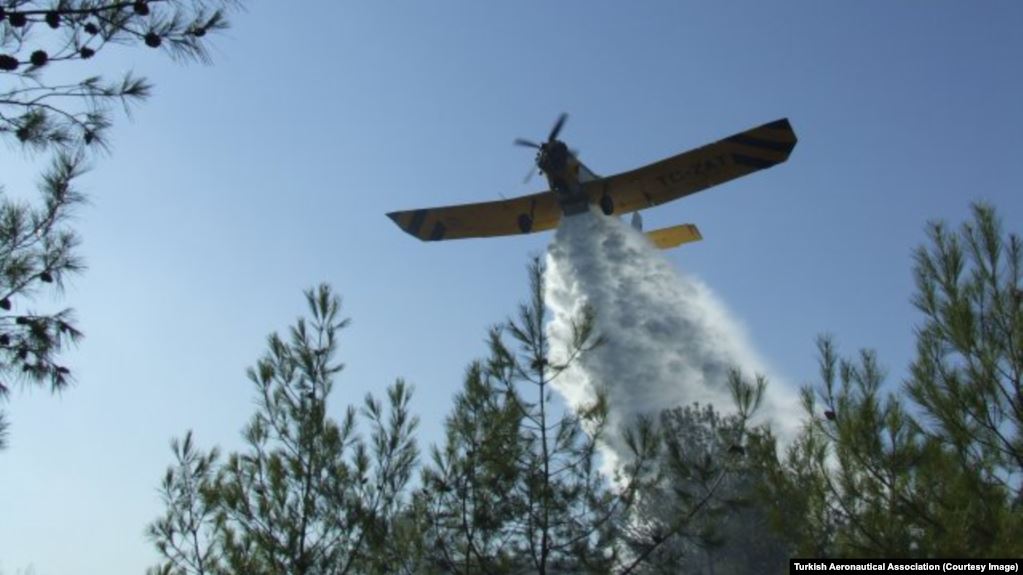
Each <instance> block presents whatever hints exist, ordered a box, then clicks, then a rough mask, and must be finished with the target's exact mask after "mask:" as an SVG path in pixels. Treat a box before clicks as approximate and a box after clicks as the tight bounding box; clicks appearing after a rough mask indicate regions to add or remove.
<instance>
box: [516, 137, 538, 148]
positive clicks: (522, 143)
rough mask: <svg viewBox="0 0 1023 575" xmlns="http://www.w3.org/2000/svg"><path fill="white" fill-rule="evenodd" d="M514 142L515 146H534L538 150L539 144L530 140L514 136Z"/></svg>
mask: <svg viewBox="0 0 1023 575" xmlns="http://www.w3.org/2000/svg"><path fill="white" fill-rule="evenodd" d="M514 144H515V145H516V146H525V147H527V148H536V149H538V150H539V149H540V144H537V143H536V142H531V141H529V140H526V139H523V138H515V142H514Z"/></svg>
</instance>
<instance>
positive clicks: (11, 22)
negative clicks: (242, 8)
mask: <svg viewBox="0 0 1023 575" xmlns="http://www.w3.org/2000/svg"><path fill="white" fill-rule="evenodd" d="M235 4H237V2H235V1H233V0H134V1H111V0H59V1H50V0H45V1H44V0H8V1H5V2H2V3H0V78H3V80H4V88H3V89H2V91H0V139H3V140H7V141H9V142H11V143H13V144H15V145H16V146H17V147H19V148H21V149H23V150H25V151H27V152H29V153H32V154H39V153H50V154H51V155H52V158H51V167H50V168H49V169H48V170H47V171H46V172H45V173H44V174H43V176H42V181H41V183H40V186H39V187H40V192H41V200H40V204H41V205H38V206H34V205H31V204H29V203H25V202H16V201H11V200H9V199H7V198H6V197H5V196H4V193H3V192H4V190H3V187H2V185H0V401H3V400H6V399H7V398H8V396H9V393H10V390H11V386H12V384H14V383H19V382H20V383H24V384H28V385H49V387H50V389H51V390H52V391H59V390H61V389H64V388H65V387H66V386H67V385H68V383H69V382H70V381H71V372H70V370H69V369H68V368H67V367H66V366H64V365H62V364H60V363H58V360H59V355H60V353H61V352H62V351H63V350H64V349H65V348H66V347H67V345H68V344H69V343H72V342H74V341H76V340H77V339H79V338H80V337H81V332H80V331H79V330H78V328H77V325H76V322H75V320H74V315H73V312H72V310H70V309H62V310H58V311H39V310H36V309H34V307H33V302H34V298H35V297H37V296H40V295H44V296H52V295H54V294H55V293H57V292H59V290H60V289H61V288H62V287H63V285H64V282H65V281H66V280H68V279H69V278H70V277H71V276H74V275H75V274H77V273H79V272H81V271H82V270H83V269H84V266H83V263H82V261H81V258H80V256H79V255H78V251H77V250H78V245H79V238H78V236H77V234H76V233H75V232H74V230H73V229H71V228H70V226H69V217H70V216H71V215H72V214H73V212H74V210H75V209H76V208H77V207H79V206H80V205H81V204H82V203H83V202H84V198H83V196H82V195H81V194H80V193H78V192H77V191H75V189H74V187H73V184H74V180H75V179H76V178H77V177H79V176H80V175H81V174H82V173H83V171H84V170H85V165H86V159H87V155H88V154H89V153H90V151H93V150H106V149H108V148H107V131H108V128H109V127H110V126H111V118H110V110H111V108H112V106H113V105H115V104H123V105H124V106H125V109H126V110H127V107H128V105H129V104H131V103H135V102H139V101H141V100H143V99H145V98H146V97H147V96H148V95H149V94H150V92H151V85H150V84H149V83H148V82H147V81H146V80H145V79H143V78H140V77H137V76H134V75H133V74H131V73H129V74H125V75H124V76H123V77H121V78H120V79H118V80H115V81H105V80H103V78H102V77H100V76H98V75H95V74H94V72H90V70H91V69H93V65H94V63H95V62H96V61H98V60H99V58H97V59H95V60H94V59H93V58H95V57H97V56H98V55H100V53H101V52H102V51H103V50H104V48H106V47H107V46H109V45H111V44H119V45H129V46H131V45H145V46H148V47H150V48H157V47H159V48H162V49H163V50H165V51H167V52H168V53H169V54H170V55H171V56H172V57H174V58H178V59H184V60H187V59H193V60H200V61H208V54H207V48H206V35H207V34H208V33H210V32H217V31H220V30H223V29H224V28H225V27H226V25H227V21H226V19H225V10H226V9H227V8H229V7H231V6H232V5H235ZM147 49H148V48H147ZM86 61H88V63H87V62H86ZM72 63H73V64H74V65H75V66H78V69H81V70H83V74H82V77H81V78H82V79H81V80H79V81H77V82H66V81H63V80H62V81H61V82H53V81H50V77H51V74H50V72H51V71H54V70H56V69H63V70H61V74H60V75H61V77H63V78H66V77H67V75H68V74H67V70H66V68H68V67H69V66H70V65H72ZM0 184H2V182H0ZM7 427H8V424H7V422H6V420H5V419H4V414H3V412H2V411H0V448H2V447H3V446H4V445H5V439H6V431H7Z"/></svg>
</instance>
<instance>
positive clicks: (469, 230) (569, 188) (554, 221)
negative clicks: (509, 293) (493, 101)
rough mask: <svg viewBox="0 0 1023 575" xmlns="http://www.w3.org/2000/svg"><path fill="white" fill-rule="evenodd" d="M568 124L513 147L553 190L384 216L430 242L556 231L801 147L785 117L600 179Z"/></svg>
mask: <svg viewBox="0 0 1023 575" xmlns="http://www.w3.org/2000/svg"><path fill="white" fill-rule="evenodd" d="M567 119H568V115H567V114H562V115H561V116H560V117H558V120H557V122H555V123H554V127H553V128H551V131H550V134H549V135H548V136H547V141H545V142H543V143H542V144H537V143H535V142H531V141H529V140H523V139H521V138H520V139H517V140H515V144H516V145H520V146H526V147H530V148H536V150H537V153H536V165H537V167H538V168H539V170H540V173H542V174H544V175H545V176H546V177H547V183H548V185H549V186H550V188H549V190H548V191H545V192H540V193H537V194H531V195H528V196H521V197H518V198H510V199H502V200H496V201H491V202H479V203H474V204H461V205H455V206H443V207H438V208H427V209H419V210H406V211H398V212H391V213H389V214H387V216H388V217H390V218H391V219H392V220H394V223H396V224H398V227H400V228H401V229H403V230H405V231H406V232H408V233H409V234H411V235H413V236H415V237H417V238H419V239H421V240H425V241H437V240H452V239H460V238H483V237H491V236H507V235H517V234H528V233H531V232H538V231H542V230H549V229H551V228H554V227H556V226H557V225H558V222H559V221H560V220H561V217H562V216H563V215H564V216H572V215H575V214H579V213H582V212H585V211H587V210H589V207H590V205H591V204H596V205H599V206H600V209H601V211H603V212H604V213H605V214H607V215H609V216H610V215H621V214H627V213H631V212H635V211H637V210H641V209H645V208H649V207H652V206H656V205H660V204H663V203H666V202H670V201H672V200H677V199H679V198H681V197H684V196H688V195H689V194H693V193H696V192H699V191H701V190H705V189H707V188H709V187H711V186H716V185H718V184H722V183H724V182H727V181H729V180H734V179H735V178H738V177H741V176H745V175H746V174H750V173H753V172H756V171H758V170H763V169H765V168H770V167H771V166H774V165H776V164H780V163H782V162H784V161H785V160H787V159H788V158H789V154H791V153H792V149H793V148H795V147H796V141H797V139H796V134H795V132H793V131H792V125H791V124H789V121H788V118H782V119H780V120H775V121H774V122H770V123H767V124H764V125H762V126H757V127H756V128H751V129H749V130H746V131H745V132H739V133H738V134H734V135H732V136H729V137H727V138H724V139H722V140H718V141H717V142H714V143H712V144H708V145H706V146H703V147H701V148H696V149H694V150H689V151H688V152H683V153H681V154H678V155H677V156H672V157H670V158H667V159H665V160H661V161H659V162H655V163H653V164H650V165H647V166H644V167H642V168H638V169H635V170H632V171H628V172H623V173H621V174H616V175H614V176H608V177H606V178H602V177H600V176H598V175H596V174H594V173H593V172H592V171H591V170H590V169H589V168H587V167H586V166H585V165H583V163H582V162H580V161H579V158H577V157H576V154H575V153H574V152H572V151H570V150H569V149H568V146H567V145H565V143H564V142H562V141H561V140H559V139H558V134H559V133H560V132H561V128H562V127H564V125H565V120H567ZM636 221H637V220H635V219H634V220H633V222H634V225H635V223H636ZM647 236H648V237H649V238H650V240H651V241H652V242H653V243H654V244H655V245H657V246H658V247H661V248H672V247H675V246H677V245H679V244H682V243H686V242H691V241H696V240H699V239H701V236H700V232H699V230H698V229H697V228H696V226H695V225H692V224H683V225H679V226H672V227H669V228H664V229H660V230H655V231H652V232H648V233H647Z"/></svg>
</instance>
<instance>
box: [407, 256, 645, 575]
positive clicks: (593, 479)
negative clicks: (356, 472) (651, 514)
mask: <svg viewBox="0 0 1023 575" xmlns="http://www.w3.org/2000/svg"><path fill="white" fill-rule="evenodd" d="M530 281H531V296H532V297H531V300H530V301H529V303H527V304H523V305H522V306H520V308H519V314H518V317H517V320H509V321H507V322H506V323H504V324H503V325H500V326H498V327H495V328H494V329H492V330H491V331H490V334H489V339H488V342H489V346H490V356H489V357H488V358H487V360H486V361H483V362H476V363H473V364H472V365H471V366H470V367H469V369H468V371H467V373H466V378H465V384H464V387H463V390H462V392H461V393H459V395H458V396H457V398H456V400H455V407H454V410H453V412H452V414H451V415H450V416H449V417H448V419H447V423H446V430H447V436H446V442H445V445H444V447H443V448H434V450H433V457H432V464H431V465H430V466H428V467H427V468H426V469H425V470H424V472H423V489H422V490H421V491H420V498H421V500H422V502H423V505H422V506H423V508H424V509H425V513H426V516H425V521H424V523H425V525H424V527H423V530H424V538H425V540H426V547H427V549H428V554H427V557H426V560H425V563H426V564H427V565H428V566H429V568H431V569H435V570H437V571H440V572H445V573H522V572H535V573H553V572H559V573H560V572H588V573H590V572H592V573H606V572H611V571H612V570H613V568H614V567H615V566H616V565H617V564H618V563H620V557H619V550H618V549H617V534H618V531H619V528H620V526H621V525H622V522H623V521H624V518H625V517H626V516H627V512H628V510H629V508H630V506H631V503H632V500H633V497H634V494H635V491H636V488H637V485H638V482H639V479H640V478H641V477H642V476H643V475H644V474H645V473H648V470H647V467H648V465H649V463H650V461H651V459H652V457H653V453H654V451H655V449H656V437H655V435H654V434H653V432H652V428H651V427H650V426H649V425H640V426H638V427H637V428H635V429H633V430H632V432H631V435H630V439H629V442H628V443H629V445H630V446H632V450H633V453H632V454H631V457H628V458H625V459H627V463H625V464H623V465H621V466H620V469H619V470H618V473H617V475H616V478H615V479H616V486H615V487H612V485H611V484H610V482H609V480H608V478H607V477H605V476H604V475H603V474H602V473H601V472H600V470H599V469H598V464H599V455H598V449H597V448H598V446H599V444H600V439H601V437H602V435H603V433H604V430H605V423H606V419H607V404H606V402H605V401H604V399H603V398H598V399H597V400H596V401H594V402H593V404H592V405H590V406H588V407H587V408H585V409H582V410H580V412H579V413H578V414H572V413H558V414H555V413H554V411H555V408H554V405H553V404H552V398H551V389H550V385H551V382H552V380H554V379H555V378H556V377H558V375H559V374H561V373H562V372H563V371H564V370H565V369H567V368H568V367H569V365H570V362H571V361H575V360H577V359H578V358H579V357H580V356H582V355H583V354H585V353H589V352H590V351H592V350H593V349H594V347H595V346H596V345H598V344H599V342H600V339H599V337H598V336H597V334H595V333H594V332H593V317H592V314H585V315H584V316H583V317H582V318H579V321H578V323H577V324H576V326H575V329H574V333H575V338H574V339H575V341H574V342H573V348H572V349H571V350H570V353H569V354H568V355H569V356H570V357H571V358H572V359H571V360H570V362H569V364H565V365H555V364H551V363H550V362H549V361H548V359H547V354H548V351H549V349H550V341H549V339H548V336H547V334H546V331H545V324H546V313H547V310H546V306H545V302H544V290H543V267H542V265H541V263H540V260H539V258H537V259H534V261H533V263H532V265H531V266H530ZM507 335H510V336H511V340H512V341H513V342H514V344H515V345H514V346H509V345H508V343H507V341H506V336H507Z"/></svg>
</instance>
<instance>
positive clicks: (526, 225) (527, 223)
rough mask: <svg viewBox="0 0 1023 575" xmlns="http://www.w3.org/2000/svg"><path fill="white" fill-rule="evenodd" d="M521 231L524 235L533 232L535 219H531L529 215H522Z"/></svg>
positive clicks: (520, 218) (520, 217) (520, 220)
mask: <svg viewBox="0 0 1023 575" xmlns="http://www.w3.org/2000/svg"><path fill="white" fill-rule="evenodd" d="M519 229H520V230H522V233H524V234H528V233H529V232H531V231H533V218H531V217H529V216H528V215H527V214H522V215H520V216H519Z"/></svg>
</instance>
